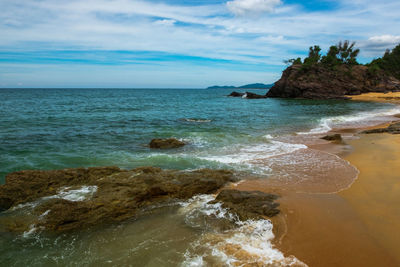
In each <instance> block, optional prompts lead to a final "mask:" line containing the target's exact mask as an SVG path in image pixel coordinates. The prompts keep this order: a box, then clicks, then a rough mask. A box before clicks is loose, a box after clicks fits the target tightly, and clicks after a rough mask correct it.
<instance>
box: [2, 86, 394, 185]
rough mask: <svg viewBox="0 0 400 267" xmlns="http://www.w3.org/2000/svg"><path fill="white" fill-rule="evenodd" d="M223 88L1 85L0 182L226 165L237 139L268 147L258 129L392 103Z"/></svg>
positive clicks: (289, 128)
mask: <svg viewBox="0 0 400 267" xmlns="http://www.w3.org/2000/svg"><path fill="white" fill-rule="evenodd" d="M255 92H258V93H264V92H265V91H255ZM229 93H230V90H182V89H181V90H179V89H170V90H156V89H154V90H145V89H132V90H130V89H18V90H17V89H2V90H0V99H1V100H0V107H1V108H0V140H1V143H0V181H2V182H4V177H5V175H6V174H7V173H9V172H13V171H18V170H24V169H60V168H67V167H80V166H84V167H86V166H104V165H116V166H120V167H123V168H133V167H137V166H143V165H153V166H159V167H163V168H177V169H188V168H199V167H210V168H220V167H230V168H232V166H233V165H232V162H230V161H226V160H219V158H218V157H224V154H225V155H232V154H235V153H237V152H238V151H239V150H240V151H241V150H243V149H244V148H243V146H245V145H248V146H254V145H260V144H262V145H266V146H268V140H266V139H265V136H266V135H270V136H285V135H290V134H293V133H295V132H298V131H308V130H310V129H312V128H314V127H319V126H318V125H321V123H322V124H323V120H324V119H326V118H335V117H338V116H352V115H354V114H359V113H360V112H361V113H362V112H371V111H374V112H378V111H385V110H390V109H391V108H392V106H390V105H387V104H376V103H362V102H349V101H339V100H337V101H334V100H330V101H312V100H285V99H259V100H246V99H241V98H228V97H226V95H227V94H229ZM185 119H197V120H194V121H193V120H185ZM330 123H336V121H335V120H331V121H330ZM157 137H161V138H164V137H176V138H180V139H183V140H185V141H187V142H188V143H189V145H188V146H186V147H184V148H182V149H179V150H173V151H167V152H165V151H154V150H151V149H149V148H148V147H146V144H148V143H149V141H150V140H151V139H152V138H157ZM238 146H242V147H238ZM271 149H272V150H273V149H274V147H271ZM271 153H272V152H271ZM244 156H245V155H244ZM234 167H235V166H233V168H234Z"/></svg>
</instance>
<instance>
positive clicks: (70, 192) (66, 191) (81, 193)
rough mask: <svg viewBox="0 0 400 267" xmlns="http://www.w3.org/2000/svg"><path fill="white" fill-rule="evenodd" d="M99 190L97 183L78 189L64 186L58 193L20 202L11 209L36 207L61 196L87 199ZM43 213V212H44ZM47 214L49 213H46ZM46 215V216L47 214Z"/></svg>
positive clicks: (70, 199)
mask: <svg viewBox="0 0 400 267" xmlns="http://www.w3.org/2000/svg"><path fill="white" fill-rule="evenodd" d="M96 191H97V186H95V185H84V186H81V187H79V188H76V189H71V187H63V188H61V189H60V190H59V191H58V192H57V194H56V195H52V196H47V197H42V198H39V199H37V200H35V201H32V202H27V203H22V204H19V205H17V206H15V207H13V208H12V209H11V211H15V210H19V209H24V208H28V209H34V208H35V207H36V206H37V205H39V204H40V203H42V202H43V201H45V200H49V199H54V198H61V199H65V200H69V201H85V200H87V199H90V198H91V197H93V195H94V194H95V193H96ZM42 215H43V214H42ZM45 215H47V214H45ZM45 215H44V216H45Z"/></svg>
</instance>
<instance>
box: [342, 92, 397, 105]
mask: <svg viewBox="0 0 400 267" xmlns="http://www.w3.org/2000/svg"><path fill="white" fill-rule="evenodd" d="M347 97H350V98H351V100H356V101H374V102H389V103H400V92H389V93H366V94H361V95H348V96H347Z"/></svg>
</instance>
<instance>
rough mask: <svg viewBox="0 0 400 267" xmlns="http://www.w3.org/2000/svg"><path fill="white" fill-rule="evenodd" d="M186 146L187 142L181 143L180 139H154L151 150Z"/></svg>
mask: <svg viewBox="0 0 400 267" xmlns="http://www.w3.org/2000/svg"><path fill="white" fill-rule="evenodd" d="M184 145H186V143H185V142H182V141H179V140H178V139H175V138H167V139H153V140H151V142H150V144H149V146H150V148H157V149H170V148H179V147H182V146H184Z"/></svg>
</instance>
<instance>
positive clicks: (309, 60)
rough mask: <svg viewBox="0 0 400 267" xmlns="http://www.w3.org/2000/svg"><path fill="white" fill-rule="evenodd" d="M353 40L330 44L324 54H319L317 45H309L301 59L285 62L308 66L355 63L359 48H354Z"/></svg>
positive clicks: (319, 50) (319, 49)
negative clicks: (304, 56)
mask: <svg viewBox="0 0 400 267" xmlns="http://www.w3.org/2000/svg"><path fill="white" fill-rule="evenodd" d="M354 46H355V42H352V43H350V41H348V40H346V41H343V42H339V43H338V44H337V45H332V46H331V47H330V48H329V51H328V52H327V54H326V55H324V56H322V55H321V48H320V47H319V46H318V45H314V46H311V47H310V48H309V51H308V56H307V57H306V58H305V59H304V60H303V62H302V61H301V59H300V58H297V59H289V60H286V61H285V63H291V64H293V65H296V64H297V65H303V66H304V67H310V66H312V65H315V64H323V65H329V66H336V65H340V64H346V65H357V64H358V63H357V56H358V54H359V53H360V49H358V48H357V49H356V48H355V47H354Z"/></svg>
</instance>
